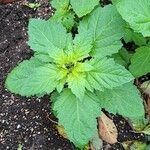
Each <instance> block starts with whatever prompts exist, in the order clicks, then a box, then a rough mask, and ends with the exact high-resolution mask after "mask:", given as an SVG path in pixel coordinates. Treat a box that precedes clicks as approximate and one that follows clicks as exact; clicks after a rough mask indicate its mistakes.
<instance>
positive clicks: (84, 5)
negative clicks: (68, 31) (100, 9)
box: [70, 0, 99, 17]
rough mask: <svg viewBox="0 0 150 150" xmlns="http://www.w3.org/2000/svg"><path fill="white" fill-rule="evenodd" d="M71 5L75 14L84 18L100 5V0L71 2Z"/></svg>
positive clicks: (73, 0) (71, 0)
mask: <svg viewBox="0 0 150 150" xmlns="http://www.w3.org/2000/svg"><path fill="white" fill-rule="evenodd" d="M70 3H71V5H72V7H73V10H74V11H75V13H76V14H77V15H78V16H79V17H82V16H84V15H86V14H88V13H90V12H91V11H92V10H93V9H94V7H95V6H96V5H98V4H99V0H82V1H81V0H70Z"/></svg>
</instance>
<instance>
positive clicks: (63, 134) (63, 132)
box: [56, 125, 67, 139]
mask: <svg viewBox="0 0 150 150" xmlns="http://www.w3.org/2000/svg"><path fill="white" fill-rule="evenodd" d="M56 128H57V130H58V133H59V134H60V135H61V136H62V137H64V138H65V139H67V135H66V133H65V129H64V127H63V126H62V125H56Z"/></svg>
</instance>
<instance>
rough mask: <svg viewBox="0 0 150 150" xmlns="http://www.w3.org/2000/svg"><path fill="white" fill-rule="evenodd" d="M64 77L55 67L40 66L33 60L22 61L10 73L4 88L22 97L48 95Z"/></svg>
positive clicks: (49, 65)
mask: <svg viewBox="0 0 150 150" xmlns="http://www.w3.org/2000/svg"><path fill="white" fill-rule="evenodd" d="M65 75H66V74H65ZM65 75H64V74H63V73H62V70H60V69H59V68H57V67H56V66H55V65H52V64H42V63H40V62H39V61H37V60H36V59H34V58H33V59H31V60H25V61H23V62H22V63H20V64H19V65H18V66H17V67H16V68H15V69H13V70H12V71H11V73H10V74H9V75H8V77H7V79H6V87H7V88H8V89H9V90H10V91H11V92H13V93H16V94H20V95H22V96H33V95H43V94H46V93H48V94H49V93H51V92H52V91H53V90H54V89H55V87H56V85H57V82H58V80H59V79H61V78H63V77H64V76H65Z"/></svg>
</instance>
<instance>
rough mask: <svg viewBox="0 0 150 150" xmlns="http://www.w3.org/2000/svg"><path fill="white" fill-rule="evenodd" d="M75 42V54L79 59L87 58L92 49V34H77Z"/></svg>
mask: <svg viewBox="0 0 150 150" xmlns="http://www.w3.org/2000/svg"><path fill="white" fill-rule="evenodd" d="M73 44H74V46H73V54H74V55H75V56H76V57H77V58H78V60H81V59H83V58H86V57H88V56H89V52H90V51H91V50H92V36H91V34H89V33H88V32H84V33H79V34H76V36H75V39H74V40H73Z"/></svg>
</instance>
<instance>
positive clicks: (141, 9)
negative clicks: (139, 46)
mask: <svg viewBox="0 0 150 150" xmlns="http://www.w3.org/2000/svg"><path fill="white" fill-rule="evenodd" d="M113 2H114V4H115V5H116V7H117V10H118V11H119V13H120V14H121V16H122V18H123V19H124V20H126V21H127V22H128V23H129V24H130V26H131V28H132V29H133V30H134V31H135V32H140V33H142V34H143V36H144V37H147V36H150V30H149V29H150V1H149V0H113Z"/></svg>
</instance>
